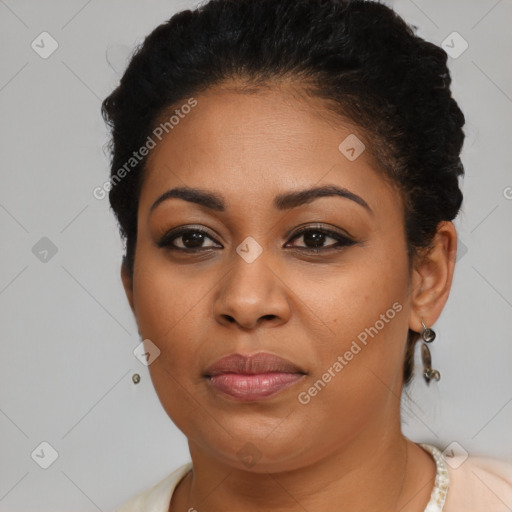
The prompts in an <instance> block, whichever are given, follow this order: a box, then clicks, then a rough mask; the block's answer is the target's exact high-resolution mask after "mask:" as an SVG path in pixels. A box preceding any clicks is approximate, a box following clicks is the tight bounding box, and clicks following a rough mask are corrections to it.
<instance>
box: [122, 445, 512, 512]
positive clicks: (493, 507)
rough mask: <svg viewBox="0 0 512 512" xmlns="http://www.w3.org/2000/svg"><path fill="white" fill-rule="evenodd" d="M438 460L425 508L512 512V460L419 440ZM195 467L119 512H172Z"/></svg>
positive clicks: (134, 499)
mask: <svg viewBox="0 0 512 512" xmlns="http://www.w3.org/2000/svg"><path fill="white" fill-rule="evenodd" d="M419 446H421V447H422V448H423V449H425V450H426V451H427V452H428V453H430V454H431V455H432V457H433V458H434V460H435V462H436V468H437V472H436V478H435V482H434V488H433V489H432V493H431V495H430V501H429V502H428V504H427V506H426V508H425V510H424V512H510V510H512V464H510V463H508V462H505V461H501V460H497V459H492V458H487V457H468V458H467V459H466V458H465V457H464V456H462V455H457V456H454V457H450V458H449V461H448V463H447V461H446V459H445V458H444V457H443V455H442V453H441V451H440V450H439V449H437V448H436V447H435V446H432V445H430V444H425V443H419ZM191 469H192V462H188V463H186V464H184V465H183V466H180V467H179V468H178V469H176V470H174V471H173V472H172V473H170V474H169V475H167V476H166V477H165V478H164V479H163V480H161V481H160V482H158V483H157V484H155V485H154V486H153V487H151V488H149V489H147V490H146V491H143V492H141V493H139V494H137V495H136V496H133V497H132V498H131V499H130V500H129V501H127V502H125V503H124V504H123V505H122V506H121V507H120V508H117V509H116V512H168V511H169V506H170V504H171V498H172V495H173V492H174V489H175V488H176V487H177V486H178V483H179V482H180V481H181V480H182V479H183V478H184V477H185V475H186V474H187V473H188V472H189V471H190V470H191Z"/></svg>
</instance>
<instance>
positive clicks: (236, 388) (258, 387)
mask: <svg viewBox="0 0 512 512" xmlns="http://www.w3.org/2000/svg"><path fill="white" fill-rule="evenodd" d="M302 377H304V375H303V374H302V373H258V374H253V375H250V374H241V373H223V374H220V375H214V376H211V377H208V382H209V383H210V384H211V386H212V387H213V388H214V389H216V390H218V391H221V392H222V393H225V394H226V395H229V396H231V397H232V398H235V399H237V400H242V401H251V400H252V401H255V400H263V399H265V398H269V397H271V396H274V395H275V394H277V393H279V392H280V391H283V390H285V389H286V388H289V387H290V386H293V384H295V383H296V382H298V381H299V380H300V379H302Z"/></svg>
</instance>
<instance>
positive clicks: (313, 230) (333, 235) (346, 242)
mask: <svg viewBox="0 0 512 512" xmlns="http://www.w3.org/2000/svg"><path fill="white" fill-rule="evenodd" d="M298 238H303V240H304V243H305V244H306V246H305V247H297V246H295V247H294V248H295V249H299V250H301V251H306V252H314V253H315V252H322V251H329V250H336V249H340V248H342V247H349V246H351V245H354V244H356V243H357V242H356V241H355V240H352V239H350V238H348V237H347V236H345V235H342V234H341V233H337V232H335V231H332V230H329V229H325V228H321V227H314V226H309V227H305V228H302V229H301V230H299V231H298V232H297V233H295V234H294V235H293V237H292V239H291V240H296V239H298ZM329 238H330V239H333V240H335V242H336V243H334V244H330V245H329V246H327V247H324V246H323V244H324V243H325V241H326V239H329ZM308 244H309V246H308Z"/></svg>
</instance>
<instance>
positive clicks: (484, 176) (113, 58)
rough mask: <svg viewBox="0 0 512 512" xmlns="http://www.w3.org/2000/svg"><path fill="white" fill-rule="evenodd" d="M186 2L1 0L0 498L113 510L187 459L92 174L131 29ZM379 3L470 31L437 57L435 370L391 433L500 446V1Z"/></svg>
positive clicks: (426, 28)
mask: <svg viewBox="0 0 512 512" xmlns="http://www.w3.org/2000/svg"><path fill="white" fill-rule="evenodd" d="M194 5H195V3H193V2H190V1H181V2H179V1H176V0H172V1H171V0H167V1H164V0H151V1H144V2H142V1H140V2H135V1H130V2H128V1H121V0H108V1H102V2H100V1H99V0H92V1H91V0H89V1H88V2H87V1H84V0H73V1H69V0H68V1H63V0H61V1H55V0H51V1H45V2H37V1H35V0H31V1H28V0H18V1H14V0H0V53H1V67H0V119H1V126H0V129H1V133H0V162H1V173H2V174H1V180H2V181H1V183H2V186H1V188H0V225H1V230H2V231H1V233H2V236H1V242H0V244H1V265H0V308H1V315H2V317H1V322H0V334H1V345H0V347H1V355H0V380H1V383H0V438H1V440H2V441H1V444H0V511H2V512H3V511H9V512H16V511H26V510H32V511H55V510H83V511H95V510H102V511H109V510H114V508H115V507H116V506H118V505H120V504H121V503H122V502H124V501H126V499H127V498H128V497H130V496H131V495H133V494H134V493H136V492H139V491H141V490H143V489H146V488H147V487H149V486H151V485H153V484H154V483H156V482H157V481H158V480H160V479H161V478H163V477H164V476H165V475H167V474H168V473H169V472H170V471H171V470H173V469H175V468H176V467H178V466H179V465H181V464H183V463H184V462H186V461H188V460H189V455H188V447H187V445H186V439H185V437H184V436H183V434H181V432H179V431H178V430H177V428H176V427H175V426H174V425H173V424H172V422H171V421H170V419H169V418H168V417H167V415H166V413H165V411H164V410H163V408H162V407H161V405H160V402H159V401H158V398H157V396H156V394H155V392H154V389H153V387H152V384H151V381H150V378H149V373H148V369H147V367H145V366H144V365H142V364H141V363H140V362H139V361H138V359H136V358H135V356H134V355H133V350H134V349H135V347H137V345H138V344H139V342H140V340H139V337H138V333H137V328H136V324H135V321H134V319H133V318H132V313H131V310H130V309H129V306H128V303H127V301H126V298H125V295H124V291H123V289H122V285H121V281H120V277H119V264H120V258H121V253H122V245H121V242H120V240H119V236H118V232H117V227H116V224H115V221H114V217H113V215H112V214H111V213H110V211H109V206H108V199H106V198H105V199H103V200H97V199H95V198H94V197H93V194H92V191H93V189H94V188H95V187H97V186H101V185H102V184H103V183H104V182H105V180H106V179H107V178H108V157H107V154H106V150H104V146H105V143H106V142H107V140H108V139H107V131H106V127H105V126H104V123H103V120H102V119H101V116H100V102H101V100H102V99H103V98H104V97H105V96H106V95H108V94H109V92H110V91H111V90H112V89H113V88H114V87H115V85H116V84H117V81H118V80H119V77H120V74H121V72H122V70H123V67H124V66H125V62H126V60H125V59H126V57H127V56H128V55H129V53H130V51H131V50H132V49H133V48H134V47H135V45H136V44H138V43H140V42H141V41H142V39H143V37H144V36H145V35H147V34H148V33H149V32H150V31H151V30H152V29H153V28H154V27H156V26H157V25H158V24H160V23H162V22H164V21H165V20H167V19H168V18H169V17H170V16H171V15H172V14H173V13H174V12H177V11H179V10H182V9H184V8H189V7H194ZM393 5H394V8H395V9H396V10H397V11H398V12H399V13H400V14H401V15H402V16H404V17H405V19H406V20H407V21H408V22H409V23H412V24H414V25H416V26H417V27H418V33H419V35H421V36H422V37H424V38H426V39H428V40H430V41H432V42H434V43H436V44H442V42H443V41H444V40H445V39H446V38H447V37H448V36H449V35H450V34H452V32H454V31H457V32H458V33H459V34H460V35H461V36H462V37H463V38H464V40H466V41H467V43H468V44H469V47H468V49H467V50H466V51H465V52H464V53H462V54H461V55H460V56H458V57H457V58H452V57H450V59H449V65H450V68H451V71H452V76H453V81H454V83H453V91H454V96H455V97H456V99H457V100H458V102H459V104H460V106H461V108H462V110H463V111H464V113H465V115H466V119H467V125H466V130H465V131H466V134H467V138H466V143H465V147H464V152H463V161H464V164H465V168H466V177H465V178H464V180H463V182H462V186H463V193H464V196H465V198H464V205H463V208H462V211H461V213H460V215H459V217H458V219H457V221H456V222H455V225H456V227H457V229H458V233H459V236H460V242H459V243H460V246H461V249H460V253H459V255H458V263H457V267H456V272H455V277H454V283H453V287H452V292H451V295H450V298H449V300H448V303H447V305H446V307H445V309H444V311H443V314H442V316H441V318H440V320H439V321H438V322H437V323H436V324H435V326H434V328H435V330H436V332H437V335H438V336H437V339H436V341H435V342H434V343H433V344H432V347H431V350H432V356H433V362H434V367H436V368H438V369H439V370H440V372H441V375H442V380H441V381H440V383H439V384H438V385H434V386H432V387H431V388H430V389H427V388H426V387H425V386H424V385H423V381H422V380H420V379H417V380H415V381H414V383H413V385H412V387H411V390H410V394H411V397H412V399H413V400H414V401H415V402H416V404H414V403H413V402H411V401H410V400H404V402H403V422H404V432H405V434H406V435H408V436H409V437H410V438H412V439H413V440H417V441H423V442H432V443H433V444H436V445H437V446H439V447H440V448H441V449H444V448H445V447H448V446H451V447H452V448H453V447H455V448H456V449H455V451H457V450H459V451H460V450H466V451H467V452H469V453H470V454H472V455H489V456H493V457H497V458H501V459H504V460H509V461H512V441H511V437H510V432H512V403H511V402H512V372H511V371H510V366H511V361H512V343H511V341H512V339H511V338H512V336H511V334H510V329H511V326H510V324H511V322H510V320H511V316H512V315H511V312H512V311H511V307H512V279H511V274H512V266H511V261H512V258H511V256H512V239H511V236H510V233H511V232H512V229H511V227H512V226H511V224H512V215H511V210H512V200H511V198H512V188H511V187H512V174H511V171H510V169H511V156H512V151H511V143H510V140H511V129H510V119H511V113H512V99H511V98H512V85H511V83H512V80H511V73H512V71H511V68H510V54H511V36H510V32H509V20H510V19H512V2H511V1H510V0H508V1H507V0H501V1H492V2H491V1H489V2H487V1H475V0H473V1H467V0H464V1H462V0H459V1H454V0H450V1H444V2H441V1H430V2H428V1H420V0H415V1H412V0H401V1H396V2H393ZM43 31H46V32H48V33H49V34H51V36H52V37H53V38H54V39H55V40H56V41H57V43H58V48H57V50H56V51H55V52H54V53H53V54H51V55H50V56H49V57H47V58H42V57H41V56H40V55H39V54H38V53H36V51H35V50H34V49H33V48H32V47H31V43H32V42H33V41H36V43H38V42H39V43H38V44H39V47H42V46H43V45H44V48H40V51H43V50H44V51H48V49H50V48H51V46H50V41H49V39H45V42H44V43H41V42H40V41H41V37H40V34H41V33H42V32H43ZM44 37H47V36H44ZM451 41H453V42H451ZM448 42H449V43H450V44H451V45H452V46H453V47H454V50H458V49H460V48H461V46H460V41H457V40H453V39H448ZM41 239H43V240H41ZM52 249H53V252H55V250H56V253H55V254H53V252H52ZM45 250H47V251H48V252H47V253H45V252H44V251H45ZM418 347H419V344H418ZM417 354H418V353H417ZM134 373H139V374H140V376H141V381H140V383H139V384H134V383H133V381H132V375H133V374H134ZM42 442H46V443H49V445H50V446H48V445H42V446H41V443H42ZM454 442H456V443H457V444H453V443H454ZM450 449H451V448H450ZM52 450H55V452H56V453H57V455H58V456H57V458H56V460H55V461H54V462H53V463H52V464H51V465H50V466H49V467H48V468H47V469H43V468H42V467H41V465H45V463H46V464H48V463H49V462H50V461H51V454H52Z"/></svg>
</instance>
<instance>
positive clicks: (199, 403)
mask: <svg viewBox="0 0 512 512" xmlns="http://www.w3.org/2000/svg"><path fill="white" fill-rule="evenodd" d="M446 58H447V57H446V54H445V52H444V51H443V50H441V49H440V48H438V47H436V46H434V45H433V44H431V43H428V42H426V41H424V40H422V39H420V38H419V37H417V36H415V35H414V33H413V32H412V30H411V29H410V28H409V27H408V26H407V25H406V24H405V23H404V21H403V20H402V19H401V18H399V17H398V16H397V15H396V14H395V13H394V12H393V11H392V10H391V9H389V8H387V7H385V6H384V5H380V4H378V3H374V2H362V1H352V2H344V1H342V0H321V1H319V0H286V1H284V0H259V1H258V2H254V1H252V0H212V1H210V2H208V3H207V4H205V5H203V6H201V7H200V8H198V9H197V10H195V11H189V10H187V11H183V12H180V13H178V14H176V15H175V16H173V17H172V18H171V19H170V20H169V21H168V22H167V23H164V24H163V25H161V26H159V27H157V28H156V29H155V30H154V31H153V32H152V33H151V34H150V35H149V36H148V37H147V38H146V40H145V41H144V43H143V45H142V46H141V47H140V48H139V49H138V51H137V52H136V54H135V55H134V57H133V58H132V60H131V62H130V65H129V67H128V69H127V70H126V72H125V74H124V76H123V78H122V80H121V83H120V85H119V87H118V88H117V89H116V90H115V91H114V92H113V93H112V94H111V95H110V96H109V97H108V98H107V99H106V100H105V101H104V103H103V114H104V117H105V119H106V121H107V122H108V123H109V124H110V126H111V128H112V132H113V140H112V146H111V148H112V155H113V158H112V169H111V189H110V193H109V198H110V203H111V206H112V208H113V210H114V212H115V214H116V216H117V219H118V222H119V226H120V230H121V234H122V236H123V237H124V239H125V241H126V254H125V256H124V259H123V263H122V269H121V276H122V280H123V285H124V288H125V291H126V294H127V297H128V300H129V303H130V305H131V307H132V310H133V312H134V315H135V318H136V320H137V324H138V328H139V334H140V335H141V338H142V339H143V340H144V355H145V357H146V359H147V362H148V364H149V369H150V373H151V378H152V381H153V384H154V386H155V389H156V392H157V394H158V396H159V399H160V401H161V403H162V405H163V407H164V409H165V410H166V412H167V413H168V415H169V417H170V418H171V420H172V421H173V422H174V423H175V424H176V425H177V426H178V428H179V429H180V430H181V431H182V432H183V433H184V434H185V435H186V436H187V439H188V444H189V449H190V454H191V459H192V460H191V462H190V463H189V464H186V465H184V466H182V467H180V468H178V469H177V470H175V471H174V472H172V473H171V474H170V475H169V476H168V477H167V478H165V479H164V480H162V481H161V482H159V483H157V484H156V485H155V486H153V487H152V488H151V489H148V490H146V491H144V492H142V493H139V494H138V495H137V496H134V497H133V498H132V499H130V500H129V501H128V502H127V503H125V504H124V505H123V506H122V507H121V508H119V509H118V510H119V511H120V512H127V511H137V512H141V511H152V512H164V511H172V512H177V511H194V510H197V511H199V512H203V511H204V512H206V511H218V510H243V511H256V510H275V511H284V510H286V511H289V510H297V511H299V510H301V511H304V510H307V511H309V512H313V511H319V510H322V511H325V510H329V511H330V510H333V511H339V510H365V511H390V510H392V511H395V510H397V511H398V510H400V511H402V512H420V511H429V512H431V511H439V510H443V511H444V512H455V511H460V510H465V511H471V510H473V511H477V510H478V511H483V510H486V511H491V510H492V511H493V512H497V511H501V510H508V509H509V508H507V507H511V506H512V499H511V493H512V467H511V465H509V464H507V463H505V462H499V461H492V460H490V459H480V458H473V457H470V458H469V459H468V460H465V461H463V460H462V459H461V460H458V465H457V464H456V463H453V462H452V463H451V464H450V465H448V464H447V463H446V461H445V459H444V458H443V456H442V454H441V451H440V449H442V447H435V446H433V445H429V444H421V443H420V444H418V443H414V442H412V441H410V440H409V439H407V438H406V437H405V436H404V435H403V434H402V432H401V425H400V396H401V392H402V388H403V386H406V385H407V384H408V383H409V382H410V380H411V377H412V375H413V355H414V349H415V344H416V342H417V341H418V340H419V339H420V340H421V344H422V353H423V364H424V368H423V375H424V378H425V381H426V382H427V383H428V382H430V380H432V379H439V378H440V375H439V372H438V371H437V370H436V369H435V365H434V367H433V366H432V361H431V357H430V352H429V350H428V344H429V343H431V342H432V341H433V340H434V338H435V332H434V329H432V326H433V324H435V322H436V320H437V319H438V317H439V316H440V314H441V311H442V310H443V307H444V305H445V303H446V301H447V299H448V295H449V292H450V287H451V283H452V277H453V272H454V266H455V259H456V251H457V234H456V231H455V228H454V226H453V224H452V222H451V221H452V220H453V219H454V218H455V217H456V215H457V213H458V211H459V208H460V205H461V202H462V194H461V191H460V189H459V185H458V177H459V176H460V175H461V174H462V173H463V167H462V164H461V162H460V151H461V148H462V144H463V140H464V134H463V131H462V127H463V124H464V116H463V114H462V112H461V111H460V109H459V108H458V106H457V103H456V102H455V101H454V100H453V98H452V97H451V91H450V74H449V71H448V69H447V66H446ZM455 462H457V461H455ZM455 467H457V469H454V468H455Z"/></svg>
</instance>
